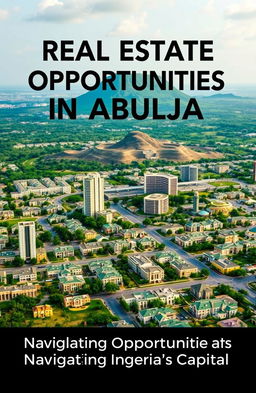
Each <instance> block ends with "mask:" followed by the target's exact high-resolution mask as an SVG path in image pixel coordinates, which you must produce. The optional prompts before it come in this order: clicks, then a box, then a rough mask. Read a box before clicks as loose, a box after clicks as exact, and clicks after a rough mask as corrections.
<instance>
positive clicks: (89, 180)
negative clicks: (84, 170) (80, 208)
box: [83, 173, 104, 217]
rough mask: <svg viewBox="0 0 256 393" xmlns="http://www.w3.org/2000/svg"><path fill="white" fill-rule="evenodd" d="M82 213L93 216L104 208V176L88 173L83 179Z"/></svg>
mask: <svg viewBox="0 0 256 393" xmlns="http://www.w3.org/2000/svg"><path fill="white" fill-rule="evenodd" d="M83 194H84V214H85V215H86V216H91V217H92V216H95V215H96V213H98V212H100V211H103V210H104V178H103V177H101V176H100V174H99V173H89V174H88V175H87V176H86V177H85V178H84V179H83Z"/></svg>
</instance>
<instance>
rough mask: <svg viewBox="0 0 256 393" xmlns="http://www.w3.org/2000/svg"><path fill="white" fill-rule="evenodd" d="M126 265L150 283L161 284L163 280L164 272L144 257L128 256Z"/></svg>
mask: <svg viewBox="0 0 256 393" xmlns="http://www.w3.org/2000/svg"><path fill="white" fill-rule="evenodd" d="M128 264H129V266H130V267H131V268H132V270H133V271H134V272H135V273H137V274H138V275H139V276H141V277H142V278H144V279H145V280H147V281H148V282H150V283H157V282H161V281H163V279H164V270H163V269H162V268H161V267H160V266H158V265H157V264H156V263H154V262H153V261H152V260H151V259H149V258H148V257H146V256H144V255H132V256H129V257H128Z"/></svg>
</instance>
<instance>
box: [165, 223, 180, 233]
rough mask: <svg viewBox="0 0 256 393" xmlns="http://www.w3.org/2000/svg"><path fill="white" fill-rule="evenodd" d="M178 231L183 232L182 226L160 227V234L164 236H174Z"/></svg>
mask: <svg viewBox="0 0 256 393" xmlns="http://www.w3.org/2000/svg"><path fill="white" fill-rule="evenodd" d="M179 231H184V226H183V225H180V224H169V225H165V226H162V227H161V232H163V233H165V234H168V233H170V234H176V233H177V232H179Z"/></svg>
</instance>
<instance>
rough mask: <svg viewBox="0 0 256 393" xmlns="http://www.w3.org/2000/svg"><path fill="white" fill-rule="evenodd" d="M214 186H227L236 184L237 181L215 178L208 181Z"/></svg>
mask: <svg viewBox="0 0 256 393" xmlns="http://www.w3.org/2000/svg"><path fill="white" fill-rule="evenodd" d="M209 184H211V185H212V186H214V187H229V186H237V185H239V183H236V182H234V181H223V180H217V181H211V182H209Z"/></svg>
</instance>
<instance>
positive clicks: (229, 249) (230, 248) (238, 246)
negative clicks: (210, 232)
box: [214, 241, 244, 256]
mask: <svg viewBox="0 0 256 393" xmlns="http://www.w3.org/2000/svg"><path fill="white" fill-rule="evenodd" d="M243 250H244V242H242V241H240V242H236V243H224V244H217V245H215V246H214V251H215V252H216V253H220V254H221V255H222V256H228V255H234V254H238V253H239V252H240V251H243Z"/></svg>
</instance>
